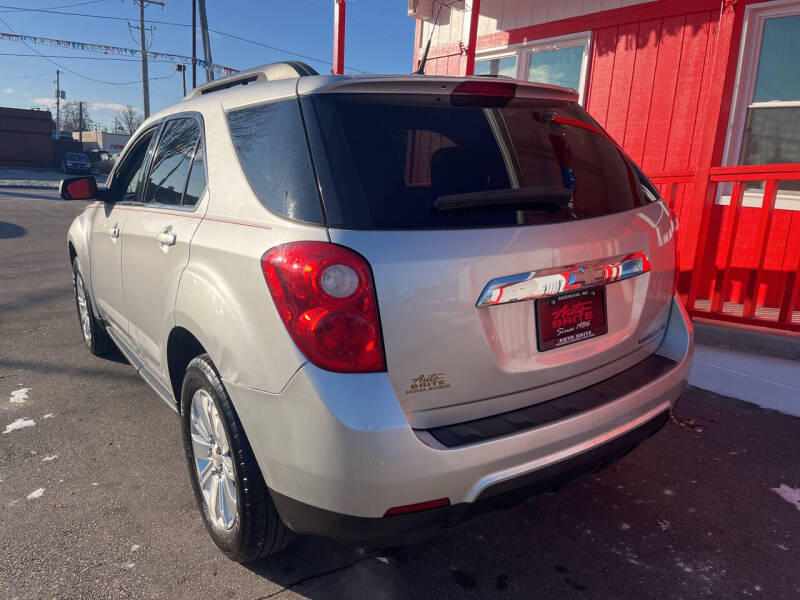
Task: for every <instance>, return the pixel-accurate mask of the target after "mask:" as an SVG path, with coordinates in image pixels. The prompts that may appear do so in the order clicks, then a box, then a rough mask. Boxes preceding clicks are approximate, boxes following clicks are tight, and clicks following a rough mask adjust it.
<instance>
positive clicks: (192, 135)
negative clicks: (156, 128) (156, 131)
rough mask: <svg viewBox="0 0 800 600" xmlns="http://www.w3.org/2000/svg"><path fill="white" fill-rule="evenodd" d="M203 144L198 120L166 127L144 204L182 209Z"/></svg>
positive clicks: (179, 120) (182, 121)
mask: <svg viewBox="0 0 800 600" xmlns="http://www.w3.org/2000/svg"><path fill="white" fill-rule="evenodd" d="M199 140H200V125H199V124H198V122H197V120H196V119H194V118H191V117H189V118H185V119H174V120H172V121H168V122H167V123H166V125H165V126H164V131H163V132H162V133H161V137H160V138H159V141H158V148H157V149H156V153H155V157H154V158H153V165H152V167H151V168H150V174H149V176H148V178H147V187H146V188H145V195H144V202H146V203H153V204H168V205H172V206H180V205H181V202H182V199H183V191H184V189H185V188H186V180H187V178H188V176H189V170H190V168H191V166H192V158H193V157H194V151H195V148H196V147H197V144H198V141H199Z"/></svg>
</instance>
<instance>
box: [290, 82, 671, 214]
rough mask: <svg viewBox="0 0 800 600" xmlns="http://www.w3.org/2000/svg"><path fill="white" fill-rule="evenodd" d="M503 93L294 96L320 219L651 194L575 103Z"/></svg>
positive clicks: (612, 204) (533, 207)
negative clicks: (496, 96) (304, 123)
mask: <svg viewBox="0 0 800 600" xmlns="http://www.w3.org/2000/svg"><path fill="white" fill-rule="evenodd" d="M417 98H419V100H417ZM512 103H513V104H512ZM512 103H509V105H507V106H505V107H497V106H494V107H492V106H484V105H481V104H480V103H479V102H477V103H472V104H471V105H469V106H453V105H450V104H449V103H448V104H445V105H437V104H436V103H435V100H434V99H432V98H431V97H430V96H429V97H427V98H423V97H422V96H419V97H414V96H408V95H406V96H403V97H401V99H400V100H399V101H398V100H397V96H395V97H394V98H392V97H391V96H377V95H371V94H364V95H356V94H327V95H325V94H322V95H317V96H312V97H310V98H309V99H304V104H303V107H304V112H306V113H313V114H314V115H315V116H316V123H317V127H318V128H319V133H320V135H319V136H317V135H315V134H316V131H314V128H313V127H311V126H309V137H310V141H311V145H312V153H313V155H314V159H315V163H317V165H318V173H319V176H320V184H321V188H322V191H323V201H324V204H325V210H326V213H327V218H328V223H329V225H330V226H331V227H342V228H349V229H420V228H421V229H425V228H456V227H498V226H510V225H523V224H538V223H557V222H561V221H567V220H574V219H584V218H591V217H598V216H603V215H609V214H612V213H616V212H620V211H624V210H628V209H631V208H634V207H637V206H641V205H642V204H644V203H645V202H647V201H649V200H653V199H655V198H656V197H657V194H656V193H655V191H654V190H653V189H652V187H650V186H649V184H648V183H647V182H646V180H644V178H643V177H642V176H641V174H640V172H639V171H638V169H636V168H635V167H634V166H633V165H632V164H631V163H630V162H629V161H628V160H627V159H626V158H625V156H624V155H623V154H622V153H621V152H620V151H619V150H618V149H617V147H616V146H615V145H614V144H613V143H612V142H610V141H609V140H608V139H607V138H606V137H605V135H604V134H603V132H602V131H601V130H599V128H597V126H596V124H595V123H594V121H592V120H591V118H590V117H589V116H588V115H587V114H586V113H585V112H584V111H583V109H581V108H580V107H579V106H578V105H576V104H567V103H559V104H557V105H548V106H545V105H543V104H542V103H541V101H539V102H538V103H533V102H532V101H526V100H521V99H520V100H517V99H515V100H513V101H512ZM306 118H307V119H308V120H309V121H310V120H311V117H310V115H309V114H306ZM312 132H313V133H312ZM320 163H327V167H328V168H321V166H320Z"/></svg>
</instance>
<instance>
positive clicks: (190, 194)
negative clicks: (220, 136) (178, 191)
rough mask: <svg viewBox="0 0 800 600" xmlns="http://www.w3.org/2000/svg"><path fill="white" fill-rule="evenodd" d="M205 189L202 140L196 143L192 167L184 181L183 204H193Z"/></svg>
mask: <svg viewBox="0 0 800 600" xmlns="http://www.w3.org/2000/svg"><path fill="white" fill-rule="evenodd" d="M205 189H206V166H205V158H204V156H203V143H202V141H201V142H200V143H198V144H197V150H195V153H194V160H193V161H192V169H191V171H189V180H188V181H187V182H186V192H185V193H184V194H183V206H194V205H195V204H197V201H198V200H200V196H202V195H203V191H205Z"/></svg>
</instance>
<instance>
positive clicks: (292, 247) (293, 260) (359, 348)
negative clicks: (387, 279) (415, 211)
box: [261, 242, 386, 373]
mask: <svg viewBox="0 0 800 600" xmlns="http://www.w3.org/2000/svg"><path fill="white" fill-rule="evenodd" d="M261 269H262V271H263V272H264V278H265V279H266V281H267V286H268V287H269V291H270V293H271V294H272V299H273V300H274V301H275V306H276V307H277V309H278V313H279V314H280V317H281V320H282V321H283V324H284V325H285V326H286V330H287V331H288V332H289V335H291V337H292V339H293V340H294V343H295V344H297V347H298V348H299V349H300V351H301V352H302V353H303V354H305V356H306V358H308V360H310V361H311V362H312V363H314V364H315V365H317V366H318V367H321V368H323V369H326V370H328V371H338V372H341V373H372V372H378V371H385V370H386V361H385V359H384V355H383V338H382V336H381V327H380V321H379V319H378V306H377V301H376V297H375V289H374V285H373V282H372V272H371V271H370V268H369V264H368V263H367V261H366V260H365V259H364V258H363V257H362V256H361V255H359V254H356V253H355V252H353V251H352V250H349V249H347V248H345V247H343V246H337V245H336V244H329V243H327V242H291V243H288V244H283V245H281V246H276V247H275V248H272V249H271V250H268V251H267V252H266V253H264V256H262V257H261Z"/></svg>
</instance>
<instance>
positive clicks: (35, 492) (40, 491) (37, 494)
mask: <svg viewBox="0 0 800 600" xmlns="http://www.w3.org/2000/svg"><path fill="white" fill-rule="evenodd" d="M42 494H44V488H39V489H38V490H33V491H32V492H31V493H30V494H28V496H27V498H28V500H36V499H37V498H41V497H42Z"/></svg>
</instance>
